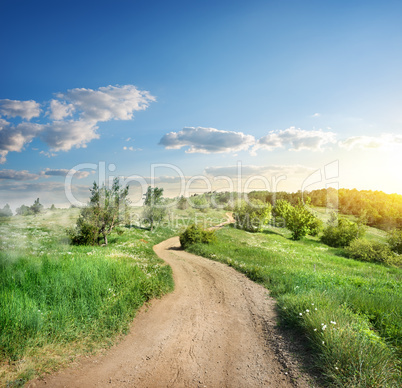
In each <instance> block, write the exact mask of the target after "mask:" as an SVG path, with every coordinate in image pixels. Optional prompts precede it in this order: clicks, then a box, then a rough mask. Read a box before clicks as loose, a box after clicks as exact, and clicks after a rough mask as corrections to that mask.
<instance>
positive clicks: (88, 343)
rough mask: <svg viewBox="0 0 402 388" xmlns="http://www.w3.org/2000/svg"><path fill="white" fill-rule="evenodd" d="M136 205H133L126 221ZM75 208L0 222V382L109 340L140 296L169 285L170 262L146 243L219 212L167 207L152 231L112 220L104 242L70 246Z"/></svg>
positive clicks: (214, 218) (211, 219)
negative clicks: (114, 225)
mask: <svg viewBox="0 0 402 388" xmlns="http://www.w3.org/2000/svg"><path fill="white" fill-rule="evenodd" d="M141 212H142V209H141V208H137V209H133V217H132V220H133V225H136V224H137V223H136V221H138V215H139V214H140V213H141ZM78 214H79V210H78V209H65V210H62V209H59V210H56V211H52V212H51V211H47V212H46V213H42V214H39V215H37V216H26V217H22V216H16V217H12V218H10V219H7V220H2V222H1V224H0V327H1V332H0V386H6V385H7V384H8V386H19V385H22V384H23V383H24V381H26V380H28V379H30V378H32V377H33V376H35V375H38V374H42V373H45V372H48V371H51V370H53V369H56V368H57V367H59V366H60V365H61V364H64V363H67V362H69V361H71V360H72V359H73V358H75V357H76V356H77V355H81V354H87V353H88V352H95V351H98V350H100V349H102V348H105V347H108V346H110V345H111V344H112V343H113V342H114V341H116V339H118V338H119V335H121V334H124V333H126V332H127V330H128V328H129V325H130V322H131V321H132V319H133V317H134V315H135V313H136V311H137V310H138V308H139V307H141V306H142V305H143V304H144V303H145V302H146V301H148V300H150V299H152V298H155V297H160V296H161V295H163V294H165V293H167V292H170V291H171V290H172V289H173V287H174V284H173V278H172V273H171V268H170V267H169V266H166V265H164V263H163V262H162V261H161V260H159V259H158V258H157V257H156V255H155V253H154V252H153V249H152V247H153V245H154V244H157V243H159V242H160V241H163V240H164V239H166V238H169V237H171V236H174V235H177V234H178V233H179V231H180V230H182V229H183V227H185V226H187V225H188V224H189V223H191V222H194V221H195V222H200V223H201V224H203V225H205V226H210V225H213V224H217V223H219V222H221V221H222V219H224V218H225V217H224V212H223V211H221V212H212V211H209V212H206V213H201V212H197V211H196V210H194V209H189V210H186V211H180V210H172V211H171V212H170V213H169V215H168V217H167V218H166V221H165V222H164V224H163V225H162V226H161V227H159V228H157V229H156V230H155V231H154V232H150V231H149V230H146V229H139V228H136V227H120V228H119V230H118V231H117V232H118V233H117V232H116V233H113V234H112V235H111V238H110V243H109V245H108V246H96V247H92V246H71V245H69V243H68V240H67V239H66V232H65V230H66V228H67V227H70V226H72V225H73V224H74V223H75V221H76V219H77V217H78Z"/></svg>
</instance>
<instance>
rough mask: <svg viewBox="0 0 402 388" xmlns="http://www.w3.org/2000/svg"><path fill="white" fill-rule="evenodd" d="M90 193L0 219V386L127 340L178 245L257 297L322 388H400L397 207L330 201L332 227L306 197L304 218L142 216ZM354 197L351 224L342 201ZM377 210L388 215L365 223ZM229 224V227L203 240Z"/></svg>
mask: <svg viewBox="0 0 402 388" xmlns="http://www.w3.org/2000/svg"><path fill="white" fill-rule="evenodd" d="M91 194H92V195H91V198H90V202H89V204H88V206H87V207H86V208H82V209H78V208H71V209H56V208H55V206H54V205H52V207H51V209H47V210H46V209H44V207H43V206H42V204H41V203H40V201H39V199H37V200H36V201H35V202H34V204H33V205H32V206H30V207H28V206H24V205H22V206H21V207H20V208H19V209H17V211H16V213H17V215H16V216H12V212H11V209H10V208H9V206H7V205H6V206H4V207H3V209H0V211H1V212H2V214H3V215H2V216H0V327H1V329H2V330H1V331H0V386H3V385H4V386H8V387H13V386H22V385H23V384H24V382H25V381H27V380H29V379H30V378H32V377H34V376H35V375H40V374H44V373H47V372H49V371H51V370H55V369H57V368H58V367H59V366H60V365H63V364H65V363H68V362H70V361H71V360H73V359H74V358H75V357H77V356H80V355H85V354H88V353H92V352H97V351H99V350H101V349H104V348H105V347H108V346H110V345H111V344H112V343H113V342H115V341H116V340H117V339H118V338H119V337H120V336H121V335H122V334H124V333H126V332H127V331H128V329H129V325H130V322H131V321H132V319H133V317H134V316H135V313H136V311H137V310H138V308H140V307H141V306H142V305H143V304H144V303H146V302H147V301H148V300H150V299H151V298H155V297H160V296H161V295H163V294H165V293H167V292H170V291H171V290H172V289H173V286H174V285H173V279H172V273H171V269H170V267H169V266H166V265H165V264H164V263H163V262H162V261H161V260H159V259H158V258H157V257H156V255H155V253H154V252H153V249H152V247H153V245H154V244H157V243H159V242H161V241H163V240H164V239H167V238H169V237H171V236H174V235H177V234H181V242H182V245H183V246H184V247H185V248H186V249H188V250H189V251H191V252H193V253H196V254H199V255H202V256H204V257H208V258H210V259H213V260H218V261H221V262H223V263H226V264H228V265H230V266H232V267H234V268H235V269H237V270H239V271H241V272H243V273H244V274H246V275H247V276H248V277H249V278H250V279H252V280H254V281H257V282H259V283H261V284H263V285H264V286H265V287H266V288H268V289H269V290H270V293H271V295H272V296H273V297H275V298H276V299H277V301H278V312H279V316H280V322H281V324H282V325H284V326H289V327H292V328H294V329H296V330H298V331H299V332H300V333H301V335H303V336H304V337H305V338H307V339H308V341H309V346H310V347H311V349H312V350H313V354H315V356H316V358H315V360H316V364H315V366H316V368H318V370H320V371H321V372H322V373H323V374H324V375H325V376H326V378H327V379H328V380H327V381H328V384H330V385H335V386H340V387H344V386H348V387H380V386H381V387H382V386H384V387H393V386H395V387H397V386H401V385H402V381H401V360H402V285H401V284H402V282H401V280H402V268H401V267H402V257H401V256H400V254H401V246H402V234H401V229H395V226H399V225H402V224H401V223H400V219H402V216H401V214H402V212H400V208H399V207H398V206H399V203H402V201H401V198H402V196H392V198H388V197H386V195H385V194H384V193H381V192H374V193H372V192H363V193H360V192H357V193H356V192H355V191H351V192H349V191H342V195H341V191H340V192H339V199H340V201H341V204H342V206H343V208H345V209H349V210H348V214H347V215H342V214H340V213H338V214H336V213H333V214H329V213H327V212H326V211H325V210H324V209H323V208H320V207H317V206H320V203H321V202H320V201H324V199H326V200H327V204H328V201H333V202H334V203H335V202H336V201H335V199H334V196H333V194H334V193H333V192H332V191H331V189H330V190H328V191H322V190H317V191H314V192H311V193H309V194H311V195H312V198H313V200H311V202H310V206H308V207H305V206H304V205H303V204H302V202H301V200H302V199H303V200H305V199H306V198H301V197H302V196H301V193H293V194H288V193H277V197H272V196H271V194H272V193H266V192H254V193H251V194H250V195H249V198H250V199H251V200H250V201H248V202H247V201H245V200H246V199H247V198H246V197H245V196H244V195H240V194H238V193H215V192H213V193H207V194H203V195H193V196H192V197H190V198H184V197H182V198H177V199H176V200H171V199H165V198H163V197H162V195H163V189H158V188H149V189H148V191H147V195H146V197H145V199H146V201H145V206H144V207H138V208H131V207H129V206H128V203H127V189H126V188H121V187H120V186H119V185H118V182H115V185H114V188H111V190H106V189H105V188H104V187H101V188H100V187H98V186H94V187H93V188H92V190H91ZM384 196H385V197H384ZM360 197H362V198H363V199H365V200H364V201H361V202H360V204H361V206H362V209H361V211H360V212H358V211H357V209H355V207H354V206H352V204H351V203H349V202H348V201H347V200H346V199H347V198H357V199H359V198H360ZM400 197H401V198H400ZM376 198H380V199H381V200H383V199H384V198H388V199H389V200H390V201H391V203H393V204H395V206H396V208H395V212H393V213H392V212H391V211H390V209H389V206H388V207H386V208H384V209H385V210H384V209H383V211H382V213H381V214H380V212H379V213H378V216H376V218H375V217H374V216H373V214H375V210H376V209H377V210H379V211H380V210H381V209H379V208H378V206H377V205H376V204H375V199H376ZM274 199H275V200H276V202H275V201H274V202H272V200H274ZM342 201H343V202H342ZM121 203H124V206H123V207H122V209H123V210H124V211H123V212H121V211H120V210H121V208H120V204H121ZM250 204H253V205H252V206H250ZM347 204H349V205H348V206H349V207H347V206H346V205H347ZM160 205H163V206H160ZM255 205H257V206H255ZM401 209H402V208H401ZM228 211H232V212H233V215H234V218H235V226H236V227H225V228H222V229H220V230H217V231H213V232H212V231H208V230H206V229H207V228H208V227H210V226H213V225H218V224H220V223H221V222H223V221H225V220H226V219H227V218H226V216H225V214H226V212H228ZM355 213H356V214H355ZM373 217H374V218H373ZM387 217H388V218H387ZM373 220H374V221H373ZM387 220H388V221H389V222H388V223H387ZM367 224H372V225H376V226H377V227H381V228H382V229H383V230H380V229H377V228H371V227H368V226H367ZM278 226H281V227H278ZM72 243H73V244H72Z"/></svg>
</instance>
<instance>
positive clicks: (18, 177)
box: [0, 170, 39, 181]
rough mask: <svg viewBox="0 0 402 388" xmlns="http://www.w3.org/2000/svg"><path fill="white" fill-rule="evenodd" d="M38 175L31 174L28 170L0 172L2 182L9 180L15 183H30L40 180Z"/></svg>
mask: <svg viewBox="0 0 402 388" xmlns="http://www.w3.org/2000/svg"><path fill="white" fill-rule="evenodd" d="M38 178H39V176H38V175H37V174H31V173H30V172H29V171H27V170H22V171H16V170H0V180H1V179H9V180H14V181H28V180H35V179H38Z"/></svg>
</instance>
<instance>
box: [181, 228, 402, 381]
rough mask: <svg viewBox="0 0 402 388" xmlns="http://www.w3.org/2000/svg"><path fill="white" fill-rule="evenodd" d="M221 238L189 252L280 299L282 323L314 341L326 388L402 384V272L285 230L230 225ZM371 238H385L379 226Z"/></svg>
mask: <svg viewBox="0 0 402 388" xmlns="http://www.w3.org/2000/svg"><path fill="white" fill-rule="evenodd" d="M216 236H217V239H216V241H215V242H212V243H210V244H194V245H192V246H190V248H189V249H188V250H189V251H190V252H192V253H195V254H198V255H201V256H204V257H207V258H209V259H212V260H216V261H220V262H222V263H225V264H228V265H230V266H232V267H233V268H235V269H236V270H238V271H240V272H242V273H244V274H246V275H247V276H248V277H249V278H250V279H252V280H254V281H256V282H259V283H261V284H263V285H264V286H265V287H266V288H267V289H268V290H269V291H270V295H271V296H272V297H274V298H275V299H276V300H277V309H278V314H279V317H280V324H281V325H283V326H285V327H290V328H292V329H293V330H296V332H297V333H298V335H300V336H302V337H303V338H305V339H306V340H307V342H308V347H309V349H310V351H311V352H312V354H314V355H315V357H314V359H315V369H316V370H317V371H318V373H320V374H322V375H323V376H325V379H326V380H325V384H328V385H331V386H339V387H398V386H401V384H402V380H401V358H402V357H401V356H402V319H401V317H402V283H401V280H402V269H400V268H392V267H387V266H384V265H380V264H373V263H364V262H358V261H355V260H352V259H349V258H346V257H343V253H344V252H343V249H340V248H338V249H336V248H330V247H328V246H326V245H324V244H322V243H320V242H319V241H318V239H317V238H304V239H303V240H300V241H292V240H290V239H289V237H290V234H289V232H287V231H286V230H284V229H280V228H269V229H267V230H265V231H264V232H263V233H248V232H245V231H241V230H238V229H235V228H234V227H232V226H228V227H225V228H223V229H221V230H218V231H217V232H216ZM367 237H368V238H370V239H376V240H383V239H384V235H383V233H382V232H380V233H378V231H377V230H376V229H371V228H370V230H369V231H368V233H367Z"/></svg>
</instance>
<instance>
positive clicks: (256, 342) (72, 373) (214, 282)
mask: <svg viewBox="0 0 402 388" xmlns="http://www.w3.org/2000/svg"><path fill="white" fill-rule="evenodd" d="M179 246H180V243H179V239H178V237H174V238H171V239H169V240H166V241H164V242H162V243H161V244H159V245H157V246H155V247H154V250H155V252H156V253H157V254H158V256H159V257H161V258H162V259H163V260H165V261H166V262H167V263H168V264H169V265H170V266H171V267H172V269H173V273H174V280H175V285H176V286H175V291H174V292H173V293H171V294H169V295H166V296H164V297H163V298H162V299H160V300H155V301H152V304H151V305H150V306H148V307H146V308H143V309H142V310H141V311H140V312H139V313H138V315H137V317H136V318H135V320H134V322H133V324H132V327H131V332H130V334H129V335H128V336H127V337H125V338H124V340H123V341H122V342H120V343H119V344H118V345H116V346H115V347H113V348H111V349H110V350H109V351H107V352H106V354H104V355H102V356H98V357H94V358H90V359H87V360H84V361H83V362H81V363H79V365H76V366H74V367H70V368H69V369H65V370H63V371H61V372H59V373H57V374H55V375H52V376H48V377H46V378H45V379H44V380H36V381H32V382H31V383H29V384H28V385H27V386H28V387H85V388H86V387H150V388H151V387H152V388H153V387H239V388H240V387H241V388H244V387H259V386H260V387H294V386H297V387H307V386H310V383H309V382H308V378H307V377H306V376H304V375H303V374H301V373H300V371H299V368H298V363H297V361H295V360H294V359H293V358H292V356H291V354H290V353H289V352H288V351H287V350H286V349H288V348H289V346H288V345H289V344H288V342H289V341H288V340H286V339H285V338H283V336H281V335H280V333H279V332H278V330H277V328H276V327H275V323H276V315H275V312H274V306H275V302H274V301H273V300H272V299H271V298H270V297H269V296H268V293H267V290H266V289H265V288H263V287H261V286H259V285H257V284H255V283H253V282H252V281H250V280H248V279H247V278H246V277H245V276H244V275H242V274H240V273H238V272H236V271H235V270H233V269H232V268H230V267H228V266H226V265H223V264H220V263H217V262H213V261H210V260H207V259H205V258H202V257H199V256H195V255H192V254H189V253H187V252H184V251H182V250H180V249H179Z"/></svg>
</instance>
